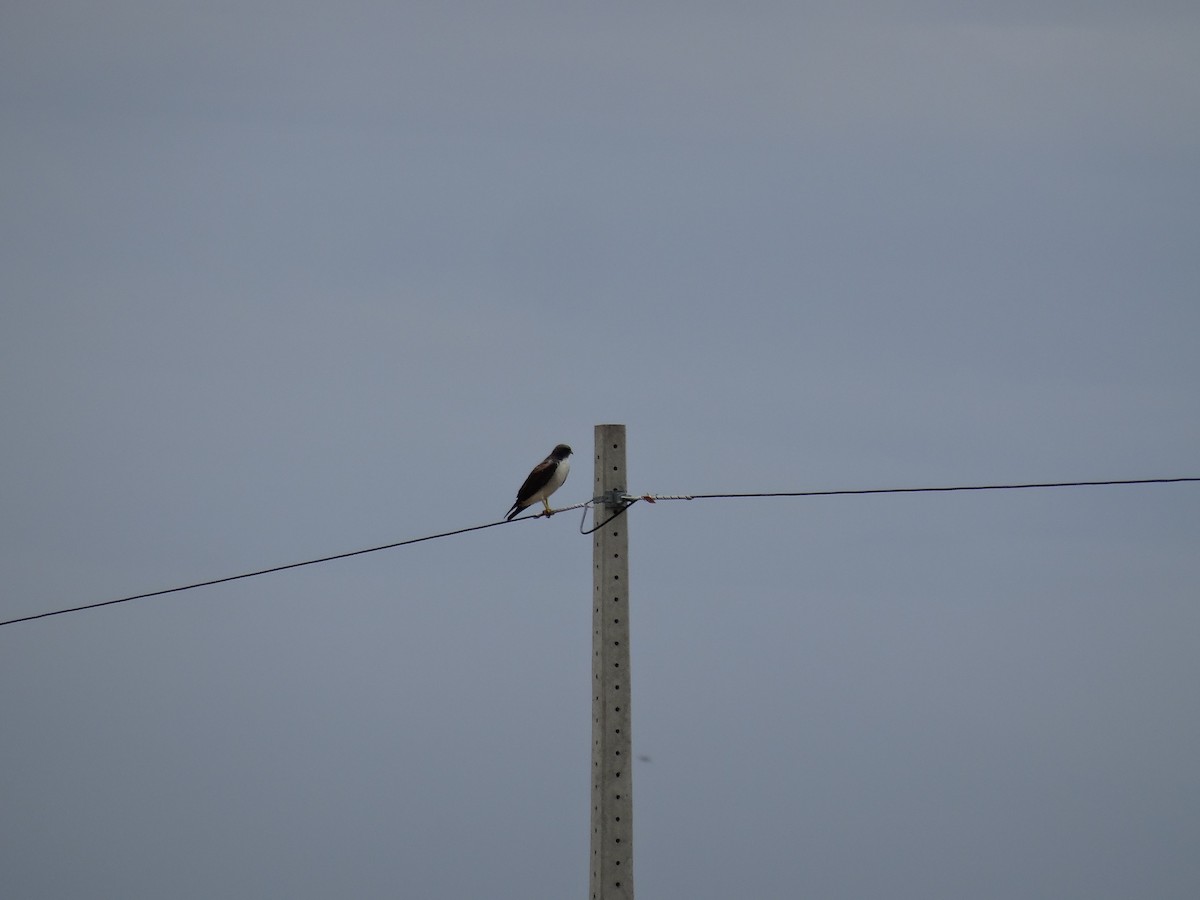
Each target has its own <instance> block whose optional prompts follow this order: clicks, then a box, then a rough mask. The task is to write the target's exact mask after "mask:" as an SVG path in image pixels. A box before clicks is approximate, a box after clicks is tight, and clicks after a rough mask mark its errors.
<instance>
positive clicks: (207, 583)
mask: <svg viewBox="0 0 1200 900" xmlns="http://www.w3.org/2000/svg"><path fill="white" fill-rule="evenodd" d="M586 505H587V504H584V503H577V504H575V505H574V506H566V507H563V508H562V509H557V510H555V512H563V511H564V510H571V509H578V508H579V507H581V506H586ZM543 515H544V513H540V512H539V513H537V514H535V515H529V516H517V517H515V518H512V519H501V520H499V521H498V522H488V523H486V524H484V525H471V526H469V527H467V528H456V529H455V530H454V531H443V532H441V533H439V534H427V535H425V536H424V537H418V538H409V539H408V540H405V541H395V542H394V543H391V544H380V545H379V546H378V547H367V548H366V549H363V550H350V551H348V552H346V553H335V554H333V555H332V556H322V557H320V558H319V559H306V560H303V561H302V562H294V563H287V564H285V565H282V566H271V567H270V568H268V569H257V570H255V571H253V572H242V573H241V574H240V575H226V576H225V577H223V578H212V579H209V580H208V581H196V582H193V583H192V584H181V585H179V586H178V587H173V588H164V589H162V590H159V591H147V592H146V593H144V594H132V595H130V596H128V597H118V598H117V599H116V600H101V601H100V602H98V603H85V604H84V605H82V606H72V607H69V608H67V609H55V610H51V611H50V612H43V613H34V614H33V615H29V616H20V617H18V618H15V619H7V620H5V621H3V622H0V626H4V625H15V624H17V623H18V622H32V621H33V620H34V619H45V618H48V617H50V616H61V615H63V614H65V613H73V612H82V611H83V610H85V609H98V608H99V607H101V606H113V605H115V604H117V603H128V602H129V601H130V600H145V599H146V598H148V597H161V596H163V595H164V594H177V593H179V592H180V591H190V590H194V589H195V588H202V587H211V586H212V585H214V584H225V583H226V582H229V581H240V580H241V579H243V578H255V577H257V576H259V575H270V574H271V573H273V572H284V571H286V570H288V569H299V568H302V567H303V566H315V565H317V564H318V563H326V562H333V561H334V560H335V559H349V558H350V557H351V556H362V555H364V554H367V553H377V552H379V551H380V550H392V549H394V548H396V547H406V546H408V545H409V544H419V543H421V542H423V541H433V540H437V539H438V538H445V537H452V536H454V535H456V534H466V533H467V532H469V531H482V530H483V529H485V528H495V527H496V526H497V525H507V524H509V523H510V522H523V521H525V520H526V519H538V518H541V517H543Z"/></svg>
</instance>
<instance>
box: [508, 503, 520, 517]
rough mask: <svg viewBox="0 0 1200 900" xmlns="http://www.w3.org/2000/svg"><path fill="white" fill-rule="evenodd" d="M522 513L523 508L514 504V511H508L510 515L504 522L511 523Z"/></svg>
mask: <svg viewBox="0 0 1200 900" xmlns="http://www.w3.org/2000/svg"><path fill="white" fill-rule="evenodd" d="M520 511H521V507H520V506H519V505H518V504H516V503H514V504H513V505H512V509H510V510H509V511H508V515H507V516H505V517H504V521H505V522H511V521H512V520H513V516H515V515H516V514H517V513H519V512H520Z"/></svg>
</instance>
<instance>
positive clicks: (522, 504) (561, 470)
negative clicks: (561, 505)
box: [504, 444, 571, 521]
mask: <svg viewBox="0 0 1200 900" xmlns="http://www.w3.org/2000/svg"><path fill="white" fill-rule="evenodd" d="M570 455H571V448H570V447H568V446H567V445H566V444H559V445H558V446H557V447H555V448H554V449H553V450H551V451H550V455H549V456H547V457H546V458H545V459H543V460H542V461H541V462H540V463H538V464H537V465H536V466H534V467H533V471H532V472H530V473H529V477H528V478H526V479H525V483H524V484H523V485H521V489H520V490H519V491H517V502H516V503H514V504H513V505H512V509H510V510H509V511H508V515H507V516H505V517H504V519H505V521H512V518H513V516H515V515H516V514H517V513H519V512H521V511H522V510H524V509H527V508H528V507H530V506H533V504H535V503H537V502H538V501H539V500H541V501H542V504H543V505H544V506H545V507H546V515H547V516H552V515H554V510H552V509H551V508H550V495H551V494H553V493H554V492H555V491H557V490H558V489H559V488H560V487H562V485H563V482H564V481H566V480H567V473H568V472H569V471H571V463H570V462H569V461H568V460H567V457H568V456H570Z"/></svg>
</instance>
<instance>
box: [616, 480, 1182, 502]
mask: <svg viewBox="0 0 1200 900" xmlns="http://www.w3.org/2000/svg"><path fill="white" fill-rule="evenodd" d="M1184 481H1200V478H1125V479H1120V480H1115V481H1043V482H1037V483H1033V484H969V485H959V486H956V487H911V488H857V489H854V490H838V491H771V492H767V493H744V494H641V495H638V498H637V499H640V500H648V501H650V502H651V503H654V502H657V501H659V500H732V499H741V498H749V497H840V496H848V495H851V494H931V493H949V492H950V491H1015V490H1021V489H1023V488H1061V487H1103V486H1107V485H1114V484H1177V483H1179V482H1184Z"/></svg>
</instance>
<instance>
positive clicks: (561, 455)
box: [550, 444, 572, 459]
mask: <svg viewBox="0 0 1200 900" xmlns="http://www.w3.org/2000/svg"><path fill="white" fill-rule="evenodd" d="M571 452H572V451H571V448H570V447H568V446H567V445H566V444H559V445H558V446H557V447H555V448H554V449H553V450H551V451H550V455H551V456H553V457H554V458H555V459H566V458H567V457H568V456H570V455H571Z"/></svg>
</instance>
